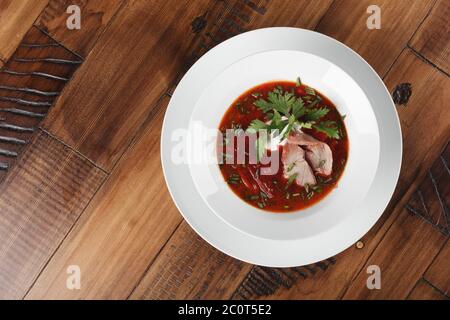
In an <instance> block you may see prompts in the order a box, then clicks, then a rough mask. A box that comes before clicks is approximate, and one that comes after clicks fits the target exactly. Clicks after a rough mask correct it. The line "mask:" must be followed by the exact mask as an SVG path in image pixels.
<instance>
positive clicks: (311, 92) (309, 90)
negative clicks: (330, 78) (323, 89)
mask: <svg viewBox="0 0 450 320" xmlns="http://www.w3.org/2000/svg"><path fill="white" fill-rule="evenodd" d="M305 92H306V94H309V95H310V96H315V95H316V91H315V90H314V89H313V88H311V87H305Z"/></svg>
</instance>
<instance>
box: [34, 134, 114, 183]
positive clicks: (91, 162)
mask: <svg viewBox="0 0 450 320" xmlns="http://www.w3.org/2000/svg"><path fill="white" fill-rule="evenodd" d="M39 130H40V131H42V132H44V133H46V134H47V135H49V136H50V137H52V138H53V139H55V140H56V141H58V142H59V143H61V144H62V145H64V146H65V147H67V148H69V149H70V150H71V151H72V152H74V153H75V154H76V155H77V156H79V157H80V158H82V159H85V160H87V161H88V162H89V163H90V164H91V165H93V166H94V167H95V168H97V169H99V170H100V171H102V172H103V173H104V174H107V175H109V173H108V172H107V171H105V170H103V168H101V167H99V166H98V165H97V164H96V163H95V162H94V161H92V160H91V159H89V158H88V157H86V156H85V155H84V154H82V153H80V152H79V151H78V150H77V149H75V148H73V147H72V146H70V145H69V144H67V143H65V142H64V141H63V140H61V139H60V138H58V137H57V136H55V135H53V134H52V133H50V132H49V131H47V130H46V129H44V128H42V127H39Z"/></svg>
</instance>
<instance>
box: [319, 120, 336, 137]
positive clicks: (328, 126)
mask: <svg viewBox="0 0 450 320" xmlns="http://www.w3.org/2000/svg"><path fill="white" fill-rule="evenodd" d="M313 127H314V129H316V130H317V131H320V132H323V133H325V134H326V135H327V136H328V137H329V138H333V139H339V138H340V137H339V128H338V126H337V124H336V122H334V121H330V120H328V121H322V122H321V123H319V124H315V125H314V126H313Z"/></svg>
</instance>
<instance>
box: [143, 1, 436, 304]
mask: <svg viewBox="0 0 450 320" xmlns="http://www.w3.org/2000/svg"><path fill="white" fill-rule="evenodd" d="M340 5H343V4H342V3H341V4H340ZM345 5H348V4H345ZM401 5H403V7H405V6H406V5H407V4H406V3H405V2H403V3H401ZM270 8H271V7H270V4H269V5H268V6H267V13H266V14H265V16H264V18H263V19H259V20H257V21H258V22H252V24H251V25H252V27H253V26H254V25H257V26H258V27H259V26H261V27H262V26H265V25H266V23H268V24H270V23H271V22H272V21H270V20H267V19H268V15H269V14H270V13H271V9H270ZM289 8H290V9H292V10H295V9H294V8H293V6H291V7H289ZM366 8H367V6H365V7H364V10H365V9H366ZM408 8H409V6H408ZM427 8H428V5H423V6H419V9H420V10H422V11H423V14H425V12H426V9H427ZM347 9H348V8H347ZM333 10H335V11H336V10H338V9H337V8H334V9H333ZM339 10H342V8H339ZM400 10H403V8H400V7H394V8H391V7H390V6H389V8H388V12H389V14H390V15H394V14H396V13H398V12H399V11H400ZM420 10H419V11H420ZM274 11H275V10H274ZM307 11H308V12H310V10H307ZM348 11H352V10H347V11H345V10H344V11H343V12H346V14H348ZM276 12H277V14H278V16H276V14H273V13H272V14H273V15H274V16H276V19H277V21H279V22H280V21H283V14H279V12H283V13H286V12H291V11H289V10H282V11H276ZM334 14H336V12H332V13H329V11H328V12H327V15H326V17H327V16H328V17H327V19H329V20H330V21H331V20H333V19H332V17H333V15H334ZM339 14H343V13H339ZM411 15H413V14H412V13H411ZM292 16H293V17H295V14H293V15H292ZM415 16H416V17H417V19H416V20H417V21H416V22H417V24H418V23H419V21H420V19H419V17H421V15H420V14H417V12H416V13H415ZM410 18H412V17H411V16H410ZM290 21H291V22H290V23H292V25H295V23H296V21H295V19H294V18H293V20H290ZM299 21H301V20H299ZM322 21H323V20H322ZM317 22H318V20H316V21H314V22H311V25H309V27H311V26H314V24H315V23H317ZM297 23H298V21H297ZM323 23H324V24H322V23H321V24H320V25H319V28H318V29H319V31H321V26H322V28H324V25H325V24H326V23H327V22H323ZM328 23H329V22H328ZM408 23H410V22H407V21H402V23H401V24H398V25H397V27H402V28H403V27H404V28H408ZM287 25H290V24H287ZM364 26H365V22H364ZM409 26H410V25H409ZM352 27H353V25H352V26H348V27H347V29H346V30H343V31H342V34H345V33H348V32H349V30H348V29H349V28H352ZM340 28H342V26H340ZM325 29H326V28H325ZM344 29H345V28H344ZM327 30H328V29H327ZM330 30H331V28H330ZM356 34H357V33H356ZM367 37H369V36H367ZM402 39H403V38H402ZM404 39H405V40H403V41H404V44H405V43H406V41H407V39H408V38H404ZM348 41H349V43H350V44H352V45H353V44H355V43H356V42H355V41H356V35H355V36H354V37H351V38H350V39H349V40H348ZM371 41H373V42H374V43H376V44H377V45H378V46H380V47H382V46H383V43H384V42H385V41H386V37H384V36H382V37H375V38H371ZM387 41H392V42H393V43H394V42H398V41H399V39H398V38H396V37H392V38H390V39H388V40H387ZM404 44H403V45H404ZM359 47H361V48H363V49H364V47H363V46H362V44H359V46H358V48H359ZM398 48H399V49H398V50H399V51H398V52H400V50H401V48H402V46H399V47H398ZM370 54H371V53H370V52H369V51H367V53H366V58H367V56H369V57H370ZM377 54H379V52H378V53H377ZM389 58H390V59H391V60H390V61H391V62H392V61H393V59H394V58H395V56H391V57H389ZM380 62H382V63H386V62H389V60H388V59H387V56H383V58H381V59H380ZM388 66H389V64H388V63H387V64H385V65H384V68H386V69H387V67H388ZM173 238H180V239H182V235H181V234H179V233H178V231H177V232H175V234H174V236H173ZM171 241H172V240H171ZM173 241H174V242H177V243H178V242H181V240H173ZM187 241H193V240H191V239H189V240H187ZM167 250H168V251H169V252H171V253H172V254H175V251H174V250H172V249H171V248H169V249H167ZM204 250H205V252H204V253H202V256H208V255H212V254H214V252H215V251H216V250H215V249H213V248H210V247H209V246H206V247H205V249H204ZM165 251H166V248H164V250H163V253H166V252H165ZM169 252H167V254H168V255H169ZM183 254H187V255H189V253H183ZM364 256H365V255H364V254H363V253H362V252H361V251H360V250H356V249H353V250H351V253H350V254H348V255H347V257H348V258H349V259H350V258H351V257H359V258H360V259H362V257H364ZM365 257H367V256H365ZM355 261H359V262H358V263H356V265H351V267H353V270H355V269H356V268H357V267H358V266H359V264H360V263H361V262H360V260H358V258H356V259H355ZM337 264H338V265H339V267H340V268H342V269H341V271H344V270H345V269H346V268H347V267H348V265H346V263H345V262H344V263H342V264H341V263H339V261H338V262H337ZM154 267H155V268H157V266H152V267H151V268H150V270H151V271H150V272H151V274H152V276H151V277H154V276H155V274H157V272H156V271H153V270H152V269H153V268H154ZM333 268H335V266H333ZM350 269H352V268H350ZM294 273H295V272H294ZM306 274H308V273H306ZM171 276H172V277H171V278H170V280H168V281H169V282H177V281H180V279H185V278H186V277H189V275H186V274H172V275H171ZM309 279H312V280H311V281H310V284H311V286H310V287H308V286H307V288H308V289H306V292H304V293H305V296H309V294H310V293H311V292H313V295H314V294H317V297H319V295H320V293H319V292H318V290H319V288H320V285H315V283H314V281H315V280H314V279H315V278H314V277H309V278H308V280H306V281H309ZM339 280H340V281H343V282H348V281H350V280H351V274H350V273H349V274H348V278H340V279H339ZM183 281H187V280H183ZM144 282H145V280H144ZM304 282H305V280H303V279H302V281H301V283H302V287H304V286H303V284H304ZM146 283H153V282H152V281H147V282H146ZM142 285H143V286H145V285H146V284H142ZM161 286H163V285H161ZM280 287H282V286H280ZM338 287H339V283H338ZM340 289H341V290H342V288H340ZM147 290H151V288H150V287H149V288H148V289H147ZM153 290H154V291H155V294H156V295H157V294H158V292H165V293H166V294H172V296H175V297H177V298H178V297H179V296H177V294H178V293H179V292H180V291H181V292H183V290H180V291H179V289H178V288H177V287H171V291H170V292H171V293H168V292H167V290H168V289H167V288H163V287H159V286H156V287H155V288H153ZM240 290H241V289H240ZM308 290H309V291H308ZM244 291H245V290H244ZM286 291H287V290H286ZM294 292H295V290H294ZM321 293H322V294H324V295H323V296H320V297H322V298H327V297H328V296H327V294H333V295H335V294H336V290H332V289H331V290H329V291H322V292H321ZM183 294H184V292H183V293H182V295H181V296H180V297H179V298H181V297H185V296H184V295H183ZM247 296H248V297H250V296H252V295H247ZM293 296H295V294H294V295H293ZM188 297H189V296H188ZM214 297H216V296H215V295H214ZM235 297H237V296H236V295H235ZM253 297H254V296H253ZM271 297H274V296H271ZM202 298H208V297H207V296H203V297H202Z"/></svg>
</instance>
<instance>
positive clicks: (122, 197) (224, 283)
mask: <svg viewBox="0 0 450 320" xmlns="http://www.w3.org/2000/svg"><path fill="white" fill-rule="evenodd" d="M70 4H77V5H79V7H80V8H81V18H82V20H81V29H80V30H69V29H68V28H67V27H66V19H67V17H68V16H69V14H67V13H66V8H67V6H68V5H70ZM371 4H376V5H378V6H379V7H380V8H381V29H379V30H378V29H372V30H369V29H368V28H367V26H366V20H367V18H368V17H369V15H370V14H369V13H367V7H368V6H369V5H371ZM449 16H450V3H449V2H448V1H446V0H437V1H435V0H414V1H411V0H395V1H394V0H361V1H359V0H335V1H333V0H321V1H309V0H260V1H258V0H229V1H225V0H222V1H220V0H196V1H188V0H183V1H181V0H152V1H125V0H114V1H112V0H93V1H86V0H76V1H75V0H71V1H65V0H33V1H31V0H30V1H25V0H0V60H1V61H0V65H3V66H2V70H1V72H0V117H1V120H0V168H1V171H0V172H1V180H2V182H1V185H0V189H1V192H0V239H1V242H0V298H14V299H23V298H25V299H37V298H45V299H90V298H94V299H101V298H106V299H320V298H328V299H428V298H429V299H447V298H448V297H449V295H450V293H449V290H450V273H449V270H450V268H449V267H450V264H449V262H450V244H449V240H448V239H449V230H450V229H449V222H450V216H449V199H450V183H449V162H450V147H448V145H447V142H448V140H449V137H450V112H449V91H450V82H449V70H450V63H449V62H450V59H449V58H450V49H449V48H450V42H449V40H450V39H449V34H450V29H449V26H450V24H449V18H448V17H449ZM269 26H293V27H300V28H308V29H313V30H317V31H319V32H322V33H324V34H327V35H329V36H332V37H334V38H336V39H338V40H339V41H342V42H343V43H345V44H347V45H348V46H350V47H351V48H353V49H354V50H356V51H357V52H358V53H359V54H361V55H362V56H363V57H364V58H365V59H366V60H367V61H368V62H369V63H370V64H371V65H372V66H373V67H374V69H375V70H376V71H377V72H378V73H379V75H380V76H381V77H382V78H383V80H384V81H385V83H386V85H387V86H388V88H389V90H390V91H391V92H394V90H395V89H396V88H397V92H398V93H402V94H401V96H400V98H402V99H399V100H398V101H397V102H402V103H403V104H402V105H398V112H399V116H400V119H401V125H402V131H403V143H404V156H403V165H402V171H401V176H400V180H399V183H398V186H397V189H396V191H395V194H394V196H393V198H392V201H391V203H390V204H389V206H388V208H387V209H386V211H385V212H384V214H383V216H382V218H381V219H380V220H379V221H378V223H377V224H376V225H375V226H374V227H373V228H372V229H371V230H370V232H369V233H368V234H367V235H365V236H364V238H363V239H361V241H360V242H359V243H358V245H357V246H356V245H355V246H354V247H351V248H349V249H347V250H346V251H344V252H342V253H340V254H339V255H337V256H335V257H333V258H330V259H328V260H326V261H322V262H319V263H316V264H313V265H309V266H304V267H299V268H285V269H281V268H265V267H259V266H253V265H250V264H247V263H243V262H241V261H238V260H235V259H232V258H230V257H228V256H225V255H224V254H222V253H221V252H219V251H217V250H215V249H214V248H212V247H211V246H209V245H208V244H207V243H206V242H204V241H203V240H202V239H200V238H199V237H198V236H197V235H196V234H195V233H194V232H193V231H192V230H191V229H190V228H189V226H188V225H187V224H186V222H184V221H183V219H182V217H181V215H180V214H179V212H178V211H177V209H176V208H175V206H174V204H173V202H172V200H171V198H170V196H169V194H168V192H167V189H166V186H165V183H164V179H163V174H162V171H161V164H160V155H159V141H160V131H161V123H162V118H163V115H164V111H165V108H166V106H167V103H168V101H169V99H170V96H171V93H172V92H173V89H174V87H175V86H176V84H177V82H178V81H179V79H180V78H181V77H182V76H183V74H184V73H185V72H186V71H187V69H188V68H189V66H190V65H192V63H193V62H195V60H197V59H198V58H199V57H200V56H201V55H202V54H204V53H205V52H206V51H207V50H209V49H210V48H211V47H213V46H215V45H216V44H218V43H220V42H222V41H224V40H225V39H227V38H229V37H231V36H233V35H236V34H239V33H241V32H244V31H247V30H251V29H256V28H261V27H269ZM406 83H410V84H411V88H412V94H411V96H410V97H409V99H408V92H407V91H408V90H403V91H405V92H403V91H402V92H400V91H399V88H407V85H405V84H406ZM401 84H403V85H402V86H401ZM401 100H403V101H401ZM71 265H76V266H79V268H80V270H81V288H80V289H79V290H77V289H74V290H69V289H68V288H67V286H66V280H67V278H68V277H69V275H70V274H68V268H69V267H70V266H71ZM369 265H378V266H380V268H381V272H382V287H381V289H380V290H369V289H367V287H366V280H367V277H368V274H367V272H366V270H367V267H368V266H369ZM70 270H71V269H69V273H70Z"/></svg>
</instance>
